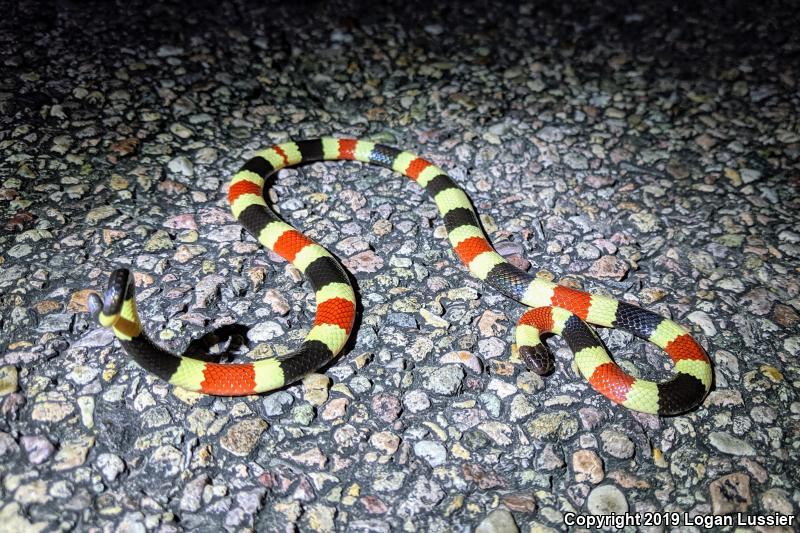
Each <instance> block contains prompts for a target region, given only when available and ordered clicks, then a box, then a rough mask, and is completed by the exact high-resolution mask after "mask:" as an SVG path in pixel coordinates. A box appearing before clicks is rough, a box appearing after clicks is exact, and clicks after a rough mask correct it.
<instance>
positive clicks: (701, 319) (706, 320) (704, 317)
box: [687, 311, 717, 337]
mask: <svg viewBox="0 0 800 533" xmlns="http://www.w3.org/2000/svg"><path fill="white" fill-rule="evenodd" d="M687 318H688V319H689V320H691V321H692V322H693V323H695V324H697V325H698V326H700V328H701V329H702V330H703V333H704V334H705V335H706V336H707V337H713V336H714V335H716V334H717V327H716V326H715V325H714V321H713V320H711V317H710V316H708V313H706V312H705V311H692V312H691V313H689V314H688V315H687Z"/></svg>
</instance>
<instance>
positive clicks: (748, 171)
mask: <svg viewBox="0 0 800 533" xmlns="http://www.w3.org/2000/svg"><path fill="white" fill-rule="evenodd" d="M739 175H740V176H741V177H742V181H743V182H744V183H745V185H746V184H748V183H753V182H754V181H758V180H759V179H761V172H760V171H758V170H755V169H752V168H743V169H741V170H740V171H739Z"/></svg>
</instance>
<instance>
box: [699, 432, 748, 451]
mask: <svg viewBox="0 0 800 533" xmlns="http://www.w3.org/2000/svg"><path fill="white" fill-rule="evenodd" d="M708 441H709V442H710V443H711V445H712V446H713V447H714V448H716V449H718V450H719V451H721V452H723V453H727V454H730V455H755V454H756V451H755V449H754V448H753V446H751V445H750V444H748V443H747V442H745V441H743V440H742V439H739V438H737V437H734V436H733V435H731V434H730V433H725V432H723V431H712V432H711V433H709V434H708Z"/></svg>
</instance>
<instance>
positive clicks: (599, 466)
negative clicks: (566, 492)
mask: <svg viewBox="0 0 800 533" xmlns="http://www.w3.org/2000/svg"><path fill="white" fill-rule="evenodd" d="M572 470H573V471H574V472H575V481H577V482H578V483H583V482H584V481H588V482H589V483H592V484H593V485H597V484H598V483H600V482H601V481H603V478H604V477H605V471H604V470H603V460H602V459H600V456H599V455H597V453H595V452H594V451H593V450H578V451H576V452H575V453H574V454H572Z"/></svg>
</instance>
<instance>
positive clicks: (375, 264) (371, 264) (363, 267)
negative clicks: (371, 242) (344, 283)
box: [342, 250, 383, 273]
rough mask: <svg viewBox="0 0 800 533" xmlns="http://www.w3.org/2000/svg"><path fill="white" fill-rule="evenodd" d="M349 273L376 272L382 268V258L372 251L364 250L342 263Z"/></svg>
mask: <svg viewBox="0 0 800 533" xmlns="http://www.w3.org/2000/svg"><path fill="white" fill-rule="evenodd" d="M342 263H343V264H344V266H345V267H347V269H348V270H350V271H351V272H353V273H355V272H377V271H378V270H380V269H381V268H383V258H381V257H380V256H379V255H377V254H376V253H375V252H373V251H372V250H366V251H364V252H361V253H358V254H356V255H354V256H352V257H348V258H347V259H344V260H343V261H342Z"/></svg>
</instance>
